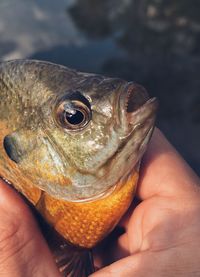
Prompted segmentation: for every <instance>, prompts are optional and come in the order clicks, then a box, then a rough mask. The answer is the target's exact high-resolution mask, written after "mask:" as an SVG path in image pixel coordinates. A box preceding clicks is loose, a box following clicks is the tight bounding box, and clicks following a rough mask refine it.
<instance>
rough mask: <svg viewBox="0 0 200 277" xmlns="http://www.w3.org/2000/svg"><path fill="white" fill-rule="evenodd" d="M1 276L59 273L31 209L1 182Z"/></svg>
mask: <svg viewBox="0 0 200 277" xmlns="http://www.w3.org/2000/svg"><path fill="white" fill-rule="evenodd" d="M0 219H1V224H0V276H1V277H4V276H5V277H10V276H15V277H18V276H19V277H20V276H36V277H37V276H38V277H40V276H53V277H58V276H60V274H59V273H58V270H57V268H56V265H55V263H54V261H53V258H52V256H51V253H50V252H49V249H48V247H47V245H46V243H45V241H44V239H43V238H42V236H41V234H40V232H39V230H38V227H37V225H36V223H35V221H34V219H33V217H32V214H31V212H30V211H29V209H28V207H27V206H26V205H25V204H24V203H23V201H22V199H21V198H20V196H19V195H18V194H17V193H16V192H15V191H14V190H12V189H11V188H10V187H8V185H7V184H5V183H4V182H3V181H2V180H0Z"/></svg>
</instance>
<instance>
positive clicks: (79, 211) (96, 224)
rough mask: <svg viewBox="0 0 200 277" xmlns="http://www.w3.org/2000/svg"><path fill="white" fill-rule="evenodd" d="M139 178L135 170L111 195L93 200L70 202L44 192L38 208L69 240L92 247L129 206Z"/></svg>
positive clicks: (85, 246)
mask: <svg viewBox="0 0 200 277" xmlns="http://www.w3.org/2000/svg"><path fill="white" fill-rule="evenodd" d="M137 180H138V172H135V173H134V174H133V175H132V176H130V177H129V178H128V180H127V181H126V182H125V183H120V184H117V188H116V189H115V190H114V191H113V192H112V193H111V194H110V195H108V196H106V197H103V198H101V199H98V200H94V201H90V202H80V203H78V202H67V201H63V200H58V199H56V198H53V197H52V196H50V195H48V194H46V193H45V192H44V193H43V194H42V197H41V199H40V201H39V203H38V204H37V209H38V210H39V212H40V213H41V214H42V215H43V217H44V218H45V219H46V220H47V222H49V223H50V224H51V225H53V226H54V228H55V230H56V231H58V233H59V234H61V235H62V236H63V237H64V238H65V239H66V240H67V241H68V242H70V243H72V244H73V245H76V246H78V247H83V248H92V247H93V246H95V245H96V244H97V243H98V242H99V241H101V240H102V239H103V238H104V237H105V236H106V235H107V234H108V233H109V232H111V231H112V229H113V228H114V227H115V226H116V224H117V223H118V221H119V219H120V218H121V217H122V215H123V214H124V213H125V211H126V210H127V209H128V207H129V205H130V203H131V201H132V199H133V196H134V193H135V188H136V184H137Z"/></svg>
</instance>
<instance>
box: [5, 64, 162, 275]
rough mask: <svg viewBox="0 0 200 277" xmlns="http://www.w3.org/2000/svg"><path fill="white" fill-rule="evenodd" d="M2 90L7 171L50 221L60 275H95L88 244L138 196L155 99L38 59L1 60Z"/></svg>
mask: <svg viewBox="0 0 200 277" xmlns="http://www.w3.org/2000/svg"><path fill="white" fill-rule="evenodd" d="M0 99H1V101H0V177H1V178H3V179H4V180H7V181H8V182H9V184H11V185H12V186H13V187H14V188H15V189H16V190H18V191H19V192H20V193H21V194H22V195H23V196H24V197H26V198H27V200H28V201H29V203H30V205H32V206H33V207H34V209H35V210H36V211H37V212H38V213H39V214H40V216H41V217H42V221H43V222H45V223H46V227H45V228H44V230H43V233H44V236H45V237H46V238H47V237H48V236H49V228H50V229H51V231H52V233H51V237H50V240H49V239H47V240H48V242H49V246H50V248H51V250H52V252H53V253H54V256H55V261H56V263H57V265H58V268H59V269H60V272H61V273H62V275H63V276H65V277H67V276H70V277H75V276H79V277H85V276H88V275H89V274H90V273H92V272H93V271H94V266H93V263H92V256H91V253H90V250H91V249H92V248H93V247H94V246H95V245H97V244H98V243H100V241H101V240H102V239H103V238H105V237H106V236H107V235H108V234H109V233H110V232H111V231H112V230H113V228H115V226H116V225H117V223H118V222H119V221H120V219H121V217H122V216H123V214H124V213H125V212H126V210H127V209H128V207H129V206H130V204H131V202H132V200H133V197H134V194H135V190H136V185H137V180H138V178H139V164H140V161H141V158H142V156H143V154H144V152H145V150H146V148H147V144H148V142H149V140H150V138H151V134H152V132H153V127H154V123H155V114H156V109H157V101H156V99H155V98H152V99H149V97H148V95H147V93H146V91H145V89H144V88H143V87H141V86H140V85H137V84H136V83H134V82H127V81H124V80H121V79H119V78H118V79H116V78H110V77H105V76H101V75H96V74H92V73H83V72H78V71H76V70H72V69H70V68H66V67H64V66H60V65H56V64H52V63H48V62H42V61H34V60H14V61H8V62H3V63H0ZM66 107H70V111H69V109H67V108H66ZM66 109H67V110H66Z"/></svg>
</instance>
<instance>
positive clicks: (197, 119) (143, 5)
mask: <svg viewBox="0 0 200 277" xmlns="http://www.w3.org/2000/svg"><path fill="white" fill-rule="evenodd" d="M199 10H200V1H199V0H190V1H188V0H174V1H164V0H60V1H54V0H28V1H25V0H1V1H0V60H8V59H14V58H35V59H43V60H49V61H52V62H56V63H60V64H64V65H67V66H70V67H74V68H76V69H79V70H83V71H90V72H97V73H102V74H106V75H110V76H117V77H121V78H125V79H127V80H135V81H137V82H140V83H141V84H143V85H144V86H145V87H146V88H147V90H148V91H149V92H150V94H151V95H154V96H157V97H158V99H159V101H160V110H159V114H158V126H159V127H160V128H161V129H162V130H163V131H164V133H165V134H166V135H167V136H168V138H169V139H170V140H171V141H172V143H173V144H174V145H175V147H176V148H177V149H178V150H179V151H180V152H181V154H182V155H183V156H184V157H185V159H186V160H187V161H188V162H189V163H190V164H191V166H192V167H193V168H194V169H195V170H196V171H197V172H198V173H200V151H199V148H200V76H199V74H200V73H199V72H200V13H199Z"/></svg>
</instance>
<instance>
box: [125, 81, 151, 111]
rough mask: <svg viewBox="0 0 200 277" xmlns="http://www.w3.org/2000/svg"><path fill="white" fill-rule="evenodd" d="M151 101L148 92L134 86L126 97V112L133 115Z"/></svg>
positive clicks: (138, 86) (136, 85)
mask: <svg viewBox="0 0 200 277" xmlns="http://www.w3.org/2000/svg"><path fill="white" fill-rule="evenodd" d="M148 99H149V97H148V94H147V92H146V90H145V89H144V88H143V87H142V86H140V85H138V84H133V85H131V86H130V87H129V89H128V91H127V97H126V111H127V113H133V112H134V111H136V110H137V109H138V108H140V107H141V106H142V105H143V104H144V103H146V101H147V100H148Z"/></svg>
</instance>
